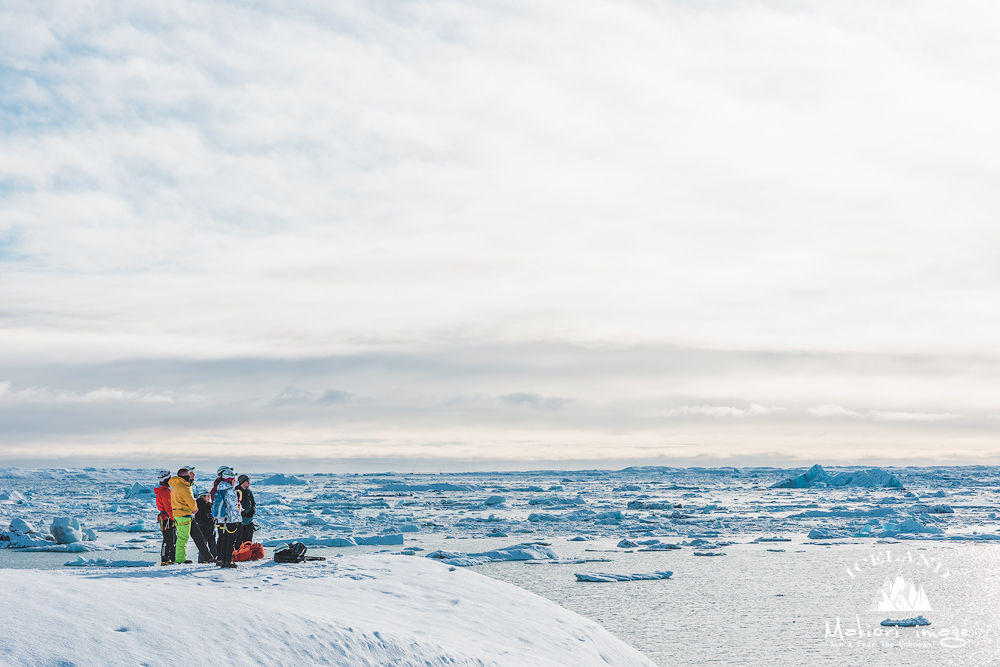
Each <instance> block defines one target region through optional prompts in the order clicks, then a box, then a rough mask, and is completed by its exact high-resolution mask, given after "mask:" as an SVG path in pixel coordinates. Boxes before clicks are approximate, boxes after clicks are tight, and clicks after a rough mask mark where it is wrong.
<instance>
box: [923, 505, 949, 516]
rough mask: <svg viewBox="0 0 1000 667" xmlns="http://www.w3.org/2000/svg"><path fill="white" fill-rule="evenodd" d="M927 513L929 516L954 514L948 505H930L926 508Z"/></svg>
mask: <svg viewBox="0 0 1000 667" xmlns="http://www.w3.org/2000/svg"><path fill="white" fill-rule="evenodd" d="M927 511H928V512H930V513H931V514H954V513H955V510H953V509H952V508H951V506H950V505H932V506H931V507H929V508H927Z"/></svg>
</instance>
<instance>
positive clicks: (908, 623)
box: [879, 615, 931, 628]
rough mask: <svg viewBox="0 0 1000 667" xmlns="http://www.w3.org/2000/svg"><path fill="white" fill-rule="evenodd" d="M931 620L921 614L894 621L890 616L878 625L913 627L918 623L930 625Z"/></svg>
mask: <svg viewBox="0 0 1000 667" xmlns="http://www.w3.org/2000/svg"><path fill="white" fill-rule="evenodd" d="M930 624H931V622H930V621H928V620H927V619H926V618H924V617H923V615H920V616H917V617H916V618H904V619H902V620H899V621H894V620H892V619H891V618H887V619H885V620H884V621H882V622H881V623H880V624H879V625H886V626H889V627H893V626H898V627H900V628H913V627H916V626H918V625H930Z"/></svg>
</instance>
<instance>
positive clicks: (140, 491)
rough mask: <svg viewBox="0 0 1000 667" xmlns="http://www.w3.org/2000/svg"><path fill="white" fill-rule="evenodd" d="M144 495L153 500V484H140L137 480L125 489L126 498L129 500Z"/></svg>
mask: <svg viewBox="0 0 1000 667" xmlns="http://www.w3.org/2000/svg"><path fill="white" fill-rule="evenodd" d="M142 497H145V498H147V499H149V500H150V501H152V498H153V485H152V484H140V483H139V482H136V483H134V484H133V485H132V486H131V487H130V488H128V489H126V490H125V499H126V500H129V499H131V498H142Z"/></svg>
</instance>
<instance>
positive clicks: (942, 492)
mask: <svg viewBox="0 0 1000 667" xmlns="http://www.w3.org/2000/svg"><path fill="white" fill-rule="evenodd" d="M947 497H948V492H947V491H945V490H944V489H940V490H938V491H935V492H934V493H929V494H927V495H926V496H925V498H947Z"/></svg>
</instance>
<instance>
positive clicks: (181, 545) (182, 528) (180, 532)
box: [174, 516, 194, 563]
mask: <svg viewBox="0 0 1000 667" xmlns="http://www.w3.org/2000/svg"><path fill="white" fill-rule="evenodd" d="M174 521H176V522H177V549H176V551H175V553H176V555H175V556H174V560H176V561H177V562H178V563H183V562H184V561H186V560H187V543H188V537H190V535H191V524H192V523H194V518H193V517H190V516H175V517H174Z"/></svg>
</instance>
